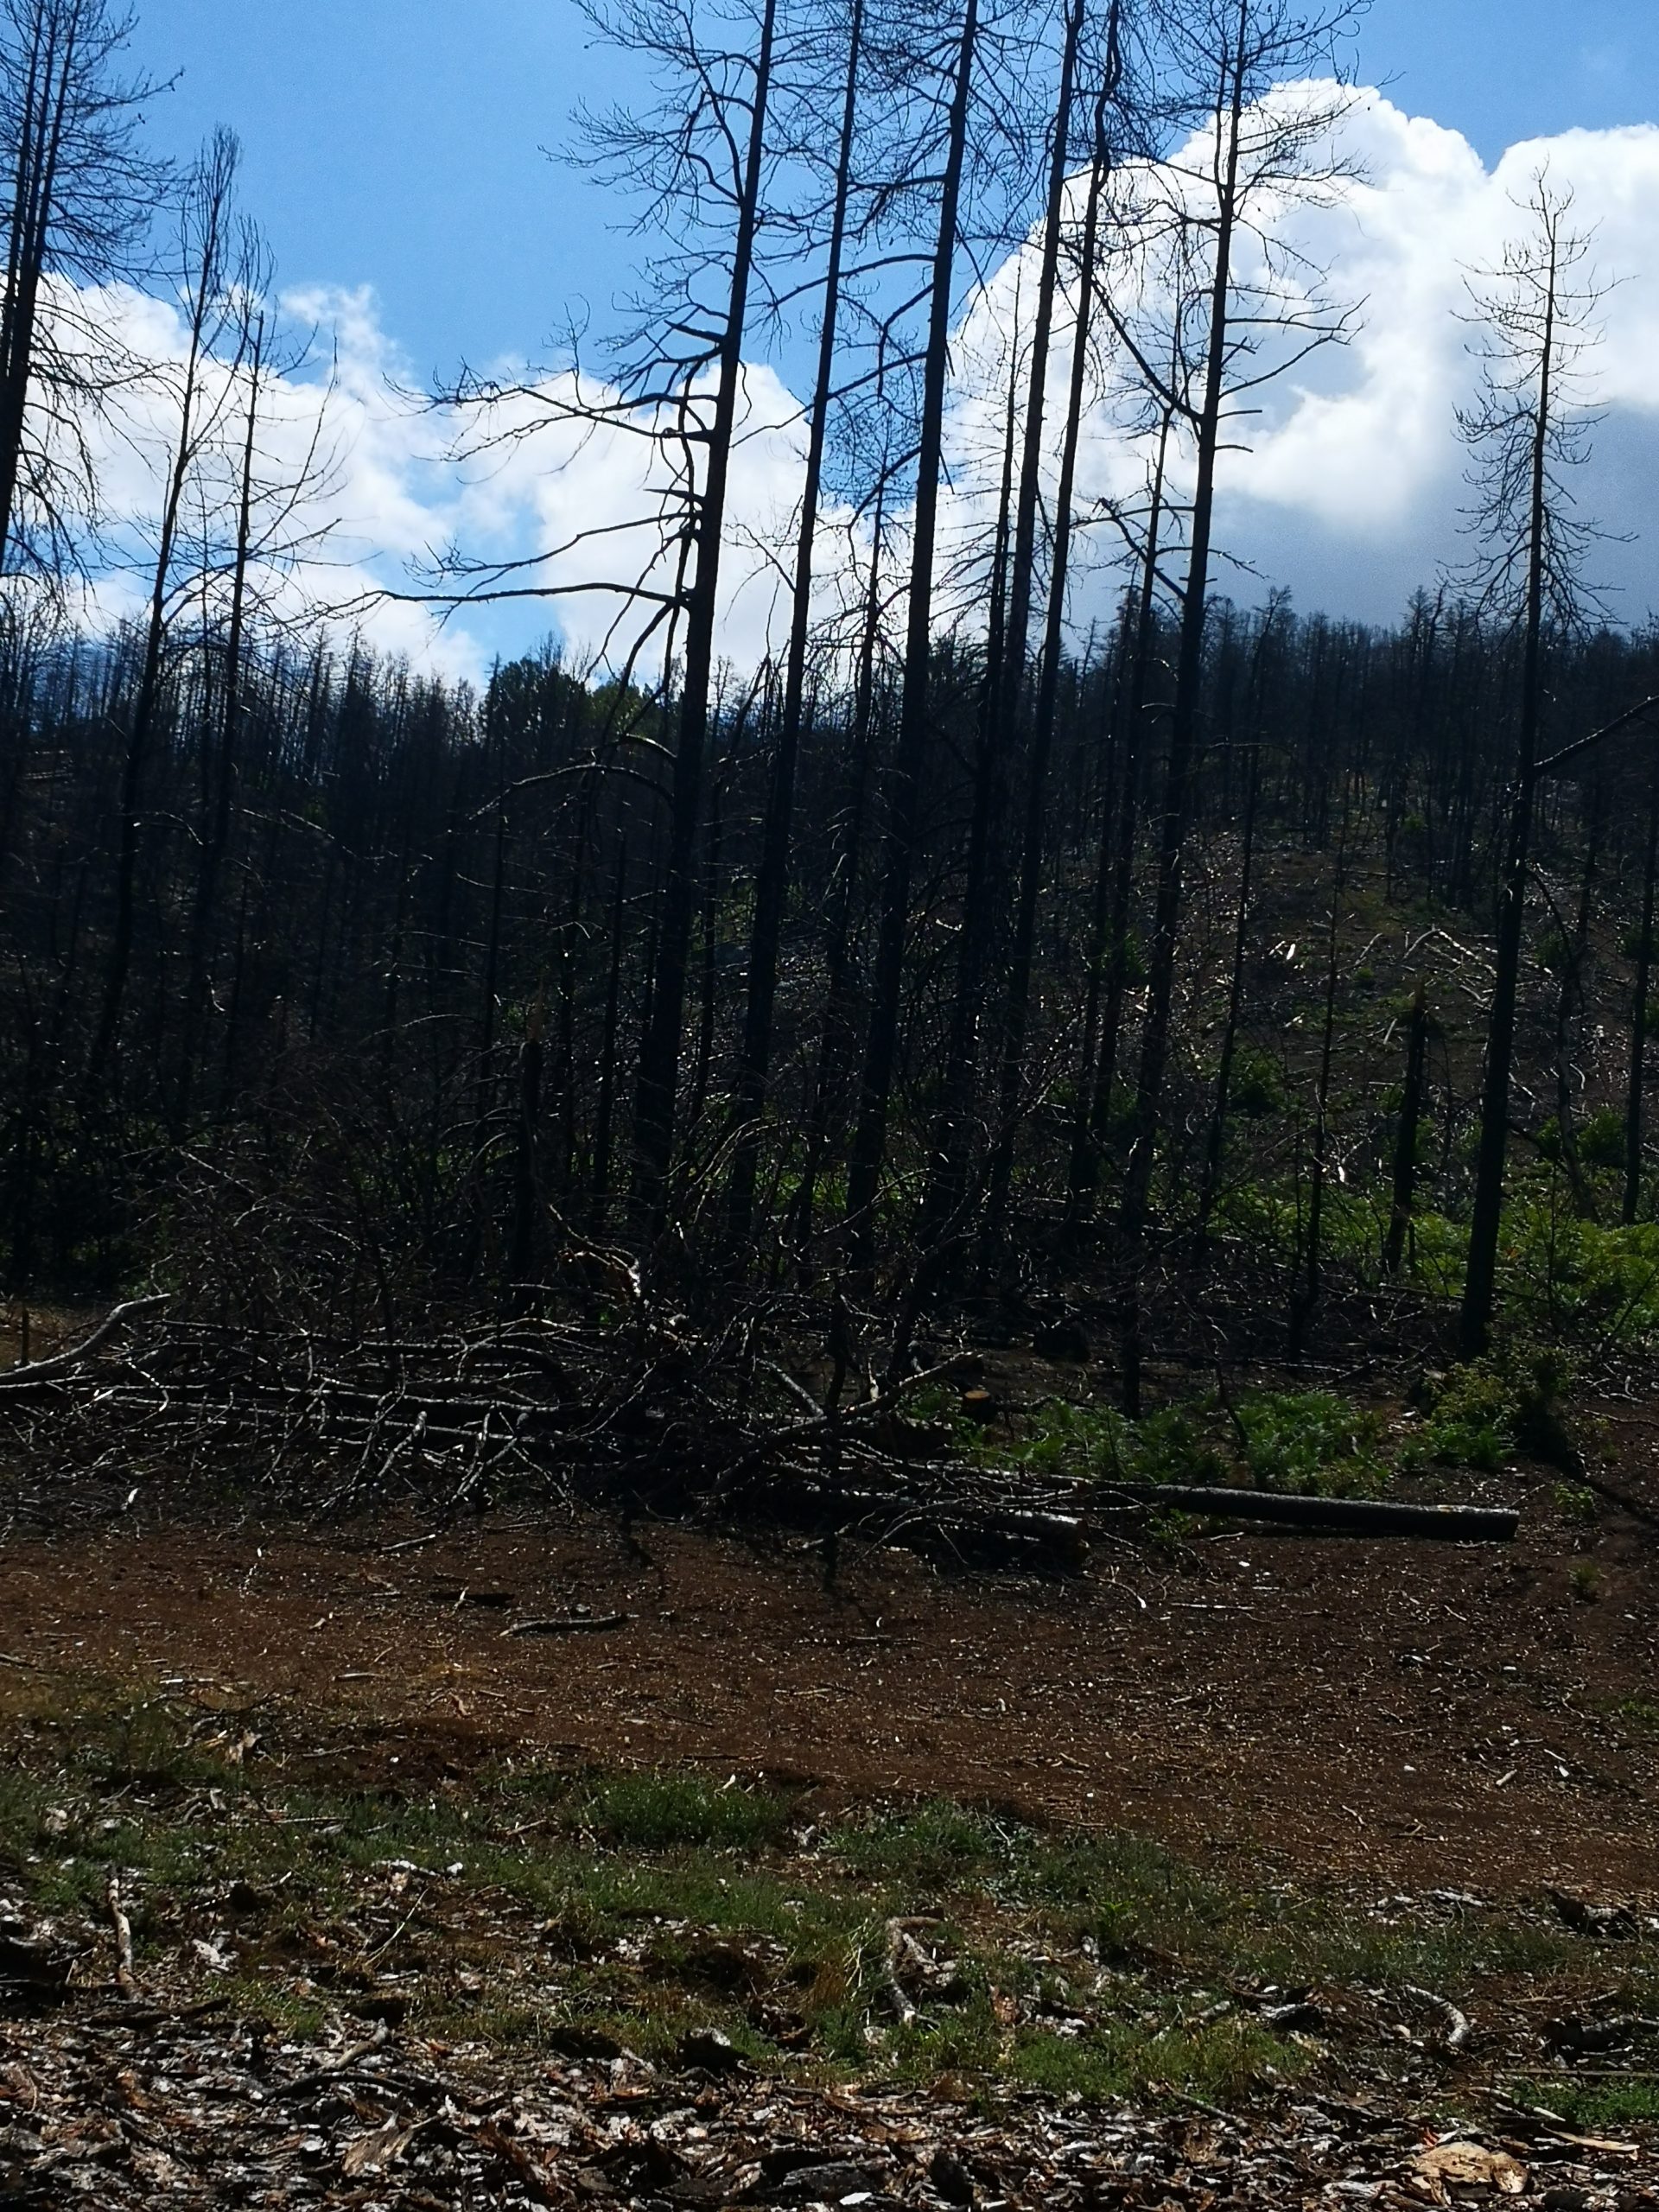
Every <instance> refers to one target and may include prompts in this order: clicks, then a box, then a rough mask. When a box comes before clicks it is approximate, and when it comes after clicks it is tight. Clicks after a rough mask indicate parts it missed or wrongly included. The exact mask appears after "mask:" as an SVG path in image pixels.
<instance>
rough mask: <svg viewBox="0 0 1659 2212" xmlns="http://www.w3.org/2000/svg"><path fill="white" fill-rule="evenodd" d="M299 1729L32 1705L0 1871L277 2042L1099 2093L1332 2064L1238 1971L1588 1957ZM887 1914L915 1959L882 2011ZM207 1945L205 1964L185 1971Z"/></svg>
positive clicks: (937, 1807) (1420, 1977) (1322, 1974)
mask: <svg viewBox="0 0 1659 2212" xmlns="http://www.w3.org/2000/svg"><path fill="white" fill-rule="evenodd" d="M1333 1448H1334V1446H1333ZM306 1726H307V1734H306V1736H305V1738H303V1742H304V1744H305V1745H306V1746H307V1747H308V1748H307V1749H304V1750H301V1749H298V1748H296V1747H295V1746H292V1745H283V1743H282V1742H281V1741H280V1729H279V1728H278V1727H277V1726H276V1725H275V1724H273V1729H272V1733H273V1735H274V1736H276V1737H277V1738H278V1740H274V1741H270V1742H267V1743H265V1744H264V1745H260V1744H258V1743H254V1744H250V1741H249V1739H250V1738H251V1737H252V1736H254V1735H255V1734H256V1733H257V1731H256V1729H255V1728H254V1727H253V1726H251V1725H250V1723H249V1722H248V1721H246V1720H238V1719H230V1720H227V1719H226V1717H225V1716H219V1715H214V1716H206V1717H204V1716H202V1715H200V1714H197V1713H193V1712H191V1711H190V1710H189V1709H188V1708H187V1707H184V1706H183V1705H182V1703H181V1702H174V1701H169V1700H140V1701H136V1702H133V1703H130V1704H127V1705H118V1704H116V1705H111V1707H108V1708H105V1709H95V1708H93V1707H91V1706H89V1707H87V1708H86V1709H85V1710H81V1711H77V1710H75V1709H73V1707H65V1708H62V1709H59V1710H56V1711H53V1710H49V1709H48V1707H46V1705H45V1704H44V1703H43V1704H42V1705H41V1707H40V1709H38V1710H36V1711H35V1712H34V1713H31V1714H29V1715H28V1716H27V1717H26V1718H24V1719H22V1720H21V1721H20V1722H19V1723H17V1724H16V1725H15V1726H14V1727H13V1729H12V1734H13V1737H14V1738H15V1742H14V1744H13V1745H11V1746H10V1747H9V1748H10V1749H11V1750H12V1751H14V1753H15V1756H12V1757H11V1758H10V1759H9V1760H8V1761H7V1762H6V1763H4V1764H3V1765H0V1884H3V1886H4V1887H5V1889H6V1890H7V1891H9V1892H11V1893H16V1894H20V1895H22V1896H23V1897H26V1898H27V1899H28V1900H29V1903H30V1904H31V1905H32V1907H33V1909H34V1910H36V1911H39V1912H41V1913H47V1914H50V1915H51V1916H54V1918H55V1919H57V1920H58V1922H59V1923H60V1926H62V1927H64V1928H65V1929H68V1930H70V1931H73V1930H75V1929H79V1931H80V1933H81V1936H82V1937H83V1939H84V1941H85V1942H86V1946H87V1952H88V1956H89V1957H92V1958H94V1959H96V1958H98V1957H101V1956H103V1955H105V1954H106V1952H107V1942H108V1938H107V1928H106V1925H105V1904H104V1899H105V1885H106V1883H107V1880H108V1876H109V1872H110V1871H111V1868H112V1867H118V1868H119V1869H120V1870H121V1873H122V1882H123V1890H124V1895H125V1896H126V1897H127V1899H128V1901H129V1909H130V1911H131V1913H132V1916H133V1924H134V1933H135V1939H136V1947H137V1965H138V1972H139V1975H140V1980H141V1983H147V1984H149V1985H150V1986H154V1987H157V1988H161V1987H165V1986H169V1984H168V1977H169V1976H170V1977H172V1978H173V1985H174V1986H176V1984H177V1980H178V1978H179V1977H180V1976H181V1974H183V1975H189V1974H195V1975H196V1976H197V1978H198V1980H199V1981H200V1985H201V1986H200V1991H199V1993H205V1994H212V1995H214V1996H218V1997H220V1998H223V1999H225V2000H226V2002H227V2003H228V2005H230V2006H231V2007H232V2009H233V2010H234V2011H236V2012H240V2013H242V2014H244V2015H246V2016H248V2017H252V2018H263V2019H264V2020H265V2021H266V2022H268V2023H269V2024H270V2026H271V2027H272V2029H273V2030H280V2031H281V2032H282V2033H283V2034H284V2035H285V2036H287V2037H290V2038H293V2039H304V2038H306V2037H311V2036H315V2035H316V2034H317V2033H318V2032H319V2031H321V2028H322V2027H323V2026H324V2024H326V2023H327V2022H329V2021H331V2020H333V2019H336V2018H339V2017H340V2015H341V2014H342V2013H343V2014H345V2015H347V2016H350V2015H353V2014H354V2015H356V2016H357V2017H359V2018H372V2017H377V2013H376V2010H375V2008H377V2007H379V2008H382V2009H383V2010H384V2007H385V2005H388V2004H391V2005H394V2006H396V2007H397V2012H398V2014H399V2016H400V2017H404V2018H410V2019H411V2020H412V2021H413V2022H414V2023H415V2024H416V2025H417V2027H418V2029H419V2031H420V2032H422V2033H425V2034H429V2035H434V2036H438V2037H445V2038H448V2039H452V2040H455V2041H467V2042H474V2043H483V2044H487V2045H491V2046H493V2047H496V2048H499V2049H501V2050H522V2051H530V2052H547V2053H550V2054H560V2055H563V2056H567V2057H568V2056H572V2055H575V2056H582V2055H588V2056H596V2057H597V2056H604V2055H605V2053H606V2052H607V2051H609V2050H613V2049H627V2050H633V2051H635V2052H637V2053H638V2054H639V2055H640V2056H644V2057H647V2058H651V2059H652V2060H657V2061H663V2062H669V2061H671V2060H672V2058H673V2056H674V2054H675V2052H676V2051H677V2049H678V2047H679V2045H680V2044H681V2043H682V2041H683V2038H684V2037H686V2036H687V2034H688V2033H690V2032H691V2031H697V2030H701V2029H703V2028H709V2027H712V2028H717V2029H718V2030H719V2031H721V2033H722V2034H724V2035H725V2036H726V2037H728V2039H729V2041H730V2042H731V2043H732V2044H734V2046H735V2047H736V2048H737V2050H739V2051H741V2052H742V2053H744V2054H745V2055H747V2056H748V2057H749V2058H750V2059H751V2060H752V2062H753V2063H754V2064H755V2065H756V2066H757V2067H760V2068H761V2069H766V2070H768V2071H776V2072H779V2073H784V2074H787V2073H791V2072H794V2073H796V2074H798V2075H801V2076H802V2077H803V2078H810V2079H834V2078H838V2077H842V2076H846V2075H856V2076H858V2077H860V2078H863V2079H876V2080H880V2079H889V2080H893V2081H895V2082H912V2083H925V2082H931V2081H932V2080H936V2079H938V2077H940V2076H942V2075H956V2076H960V2077H962V2078H963V2079H964V2080H965V2081H967V2082H969V2083H970V2084H973V2085H976V2087H977V2088H981V2089H983V2090H987V2091H988V2090H991V2089H993V2088H1005V2089H1006V2088H1014V2089H1022V2090H1028V2091H1031V2092H1033V2093H1037V2094H1042V2095H1045V2096H1053V2097H1065V2096H1068V2095H1071V2094H1077V2095H1078V2096H1081V2097H1084V2098H1085V2099H1090V2100H1095V2099H1104V2098H1112V2097H1142V2098H1157V2097H1160V2096H1164V2097H1167V2096H1173V2097H1177V2098H1179V2097H1197V2098H1199V2099H1202V2100H1204V2101H1207V2102H1210V2103H1215V2104H1220V2105H1226V2106H1229V2107H1236V2106H1238V2105H1239V2104H1241V2103H1243V2102H1245V2101H1248V2100H1249V2098H1250V2097H1252V2096H1254V2095H1255V2094H1257V2093H1258V2092H1263V2091H1266V2090H1268V2089H1269V2088H1272V2089H1274V2091H1275V2093H1276V2091H1277V2089H1278V2088H1281V2087H1282V2086H1283V2085H1284V2084H1285V2083H1287V2082H1293V2081H1294V2080H1296V2079H1298V2078H1299V2077H1307V2078H1309V2079H1311V2080H1315V2081H1317V2080H1319V2079H1321V2078H1326V2079H1331V2080H1332V2081H1334V2080H1336V2079H1337V2078H1338V2075H1337V2071H1336V2069H1338V2057H1337V2056H1336V2055H1334V2054H1335V2044H1332V2043H1330V2042H1328V2041H1327V2040H1325V2039H1323V2038H1322V2037H1320V2036H1318V2035H1315V2036H1312V2037H1310V2036H1307V2035H1297V2034H1294V2033H1285V2032H1280V2031H1276V2030H1275V2029H1274V2027H1273V2026H1272V2024H1270V2022H1269V2021H1268V2020H1267V2019H1266V2018H1262V2017H1261V2016H1260V2014H1259V2012H1258V2010H1257V2009H1256V2003H1255V1993H1260V1994H1261V1999H1262V2003H1263V2004H1267V2003H1268V2002H1269V2001H1271V2000H1272V1999H1273V1998H1274V1993H1279V1994H1280V1995H1282V1994H1283V1993H1286V1992H1290V1991H1296V1992H1300V1991H1314V1992H1318V1993H1319V1994H1320V2002H1321V2003H1322V2004H1324V2005H1328V2006H1329V2007H1330V2010H1331V2012H1332V2016H1333V2017H1335V2016H1337V2015H1338V2014H1340V2015H1342V2016H1344V2017H1346V2018H1357V2017H1360V2016H1362V2015H1363V2014H1364V2012H1366V2010H1367V2008H1370V2009H1371V2010H1373V2011H1374V2010H1375V2008H1376V2005H1378V2004H1379V2003H1381V2002H1383V2001H1384V2000H1386V1999H1388V1998H1389V1994H1390V1993H1394V1995H1395V1998H1396V1999H1398V2000H1399V2001H1402V2002H1403V2001H1404V2000H1405V1999H1406V1998H1407V1997H1408V1993H1409V1991H1410V1990H1411V1989H1413V1988H1432V1989H1433V1990H1436V1991H1439V1992H1441V1993H1444V1994H1446V1996H1448V1997H1450V1998H1451V1999H1452V2000H1453V2001H1454V2002H1459V2003H1461V2004H1463V2005H1465V2009H1468V2010H1470V2011H1471V2014H1472V2013H1477V2012H1478V2014H1479V2015H1480V2017H1481V2018H1483V2019H1484V2020H1490V2019H1491V2017H1492V2015H1493V2005H1494V1999H1493V1997H1492V1994H1491V1993H1492V1992H1493V1991H1494V1990H1495V1989H1506V1988H1513V1987H1515V1986H1517V1985H1522V1984H1524V1986H1526V1988H1527V1989H1528V1991H1529V1994H1531V1995H1534V1996H1536V1995H1540V1994H1542V1993H1547V1992H1548V1991H1551V1990H1553V1989H1555V1988H1557V1987H1559V1989H1560V1992H1561V1995H1560V2000H1559V2001H1560V2005H1561V2008H1562V2009H1563V2010H1568V2009H1571V2007H1572V2005H1573V2002H1574V2001H1575V1993H1577V1992H1579V1991H1580V1990H1582V1989H1583V1988H1585V1987H1586V1986H1592V1984H1604V1985H1605V1977H1606V1974H1607V1973H1608V1970H1609V1952H1608V1947H1607V1946H1606V1945H1605V1944H1597V1943H1596V1942H1593V1941H1592V1940H1590V1939H1588V1938H1586V1937H1582V1936H1577V1935H1574V1934H1573V1932H1572V1931H1571V1930H1569V1929H1565V1928H1563V1927H1561V1926H1560V1924H1559V1923H1557V1922H1556V1921H1555V1920H1554V1917H1553V1916H1548V1915H1547V1914H1544V1913H1534V1914H1530V1915H1529V1914H1525V1913H1517V1914H1515V1915H1508V1916H1506V1915H1501V1914H1497V1913H1491V1914H1472V1913H1471V1914H1469V1915H1466V1916H1456V1915H1453V1916H1447V1915H1446V1914H1438V1915H1437V1914H1433V1913H1430V1912H1428V1911H1427V1910H1425V1912H1424V1913H1422V1914H1421V1915H1414V1914H1413V1913H1411V1912H1403V1913H1402V1914H1400V1915H1398V1916H1393V1915H1391V1916H1386V1917H1385V1916H1380V1915H1378V1914H1376V1913H1372V1912H1368V1911H1366V1910H1356V1908H1355V1906H1354V1904H1353V1901H1352V1900H1351V1898H1342V1897H1338V1898H1322V1897H1319V1896H1318V1895H1316V1894H1308V1893H1306V1892H1304V1891H1298V1890H1293V1889H1290V1888H1287V1887H1283V1886H1258V1885H1251V1884H1249V1883H1248V1882H1246V1883H1242V1884H1240V1883H1230V1882H1224V1881H1222V1880H1219V1879H1217V1878H1214V1877H1213V1876H1211V1875H1208V1874H1206V1873H1205V1872H1202V1871H1201V1870H1200V1869H1198V1868H1197V1867H1195V1866H1192V1865H1191V1864H1189V1863H1188V1862H1186V1861H1185V1860H1184V1859H1181V1858H1180V1857H1179V1855H1177V1854H1175V1853H1171V1852H1168V1851H1166V1850H1164V1849H1162V1848H1160V1847H1158V1846H1157V1845H1155V1844H1153V1843H1150V1842H1148V1841H1147V1840H1143V1839H1138V1838H1135V1837H1133V1836H1128V1835H1125V1834H1093V1833H1087V1832H1083V1831H1076V1830H1068V1829H1050V1828H1044V1827H1037V1826H1033V1825H1031V1824H1029V1823H1027V1822H1023V1821H1018V1820H1014V1819H1012V1818H1008V1817H1006V1816H1003V1815H994V1814H991V1813H988V1812H986V1811H984V1810H982V1809H976V1808H972V1807H968V1806H963V1805H961V1804H957V1803H952V1802H932V1803H924V1804H919V1805H908V1806H893V1805H873V1806H868V1807H863V1808H856V1809H855V1810H853V1811H849V1812H842V1814H841V1815H839V1816H838V1817H837V1818H836V1819H835V1820H833V1821H828V1822H826V1821H823V1819H822V1818H821V1817H815V1815H814V1813H813V1808H811V1806H810V1804H808V1803H806V1802H804V1801H803V1800H802V1799H801V1798H799V1797H796V1796H790V1795H789V1794H788V1793H784V1792H779V1791H776V1790H771V1789H764V1788H762V1787H760V1786H758V1785H753V1784H749V1785H745V1784H742V1783H721V1782H720V1781H718V1780H717V1779H715V1778H711V1777H702V1776H698V1775H696V1774H690V1773H674V1772H663V1773H657V1774H639V1773H602V1772H595V1771H593V1770H584V1771H577V1772H571V1771H569V1770H557V1769H549V1768H540V1767H530V1768H526V1769H523V1770H495V1771H493V1772H486V1773H484V1774H481V1775H480V1776H479V1777H475V1778H474V1779H473V1780H471V1781H469V1782H467V1783H451V1784H448V1785H445V1786H442V1787H430V1786H428V1787H422V1786H417V1785H416V1784H415V1783H412V1782H410V1783H398V1784H386V1785H383V1786H378V1787H349V1788H348V1787H342V1786H340V1785H339V1784H338V1783H333V1782H330V1781H328V1780H327V1778H326V1776H327V1771H329V1770H330V1769H331V1768H332V1767H337V1766H338V1764H340V1762H339V1761H337V1760H335V1759H334V1758H332V1755H330V1754H329V1753H328V1751H327V1746H322V1747H320V1748H319V1747H318V1746H317V1745H316V1738H315V1733H313V1732H314V1731H315V1730H317V1729H319V1728H321V1727H323V1726H326V1724H323V1723H320V1722H318V1721H316V1720H315V1719H311V1720H308V1722H307V1724H306ZM308 1776H309V1778H308ZM895 1926H901V1927H902V1928H904V1929H908V1930H911V1931H913V1940H914V1942H915V1943H916V1944H917V1946H918V1949H919V1953H920V1955H921V1958H922V1960H923V1961H924V1965H923V1967H920V1968H918V1970H917V1971H916V1973H915V1974H914V1976H913V1978H912V1979H911V1980H908V1981H907V1982H906V1983H905V1984H904V1987H905V1990H906V1999H905V2002H904V2003H903V2004H902V2005H900V2004H897V2003H895V2002H894V2001H893V1987H894V1980H893V1976H894V1970H895V1969H894V1955H893V1940H894V1939H893V1934H892V1931H893V1929H894V1927H895ZM203 1942H205V1943H207V1944H208V1945H209V1947H210V1948H211V1949H212V1950H213V1953H214V1955H216V1956H217V1957H219V1959H221V1960H222V1961H225V1962H226V1964H227V1966H228V1971H226V1972H224V1973H220V1974H206V1973H205V1972H204V1970H203V1969H202V1968H201V1967H200V1966H198V1965H195V1964H193V1958H192V1955H193V1949H194V1947H195V1946H197V1945H199V1944H200V1943H203ZM913 1964H914V1961H912V1965H913ZM909 1971H910V1968H909V1967H906V1964H905V1962H904V1961H903V1960H900V1961H899V1973H900V1974H901V1976H902V1975H903V1974H906V1973H907V1972H909ZM1617 1971H1618V1976H1619V1979H1620V1982H1621V1986H1622V1988H1623V1990H1624V1993H1625V1994H1626V1996H1627V1997H1628V2000H1629V2002H1630V2006H1631V2009H1632V2010H1634V2011H1643V2012H1651V2011H1654V2010H1656V2009H1659V1950H1656V1947H1655V1946H1654V1945H1653V1944H1652V1943H1651V1942H1645V1941H1643V1942H1630V1943H1627V1944H1621V1945H1620V1946H1619V1947H1618V1968H1617ZM1380 2034H1381V2031H1380V2030H1379V2035H1380ZM1396 2048H1397V2046H1396ZM1378 2063H1379V2064H1383V2065H1386V2064H1387V2063H1392V2062H1391V2059H1390V2054H1389V2046H1387V2045H1386V2044H1379V2052H1378ZM1644 2082H1646V2077H1645V2076H1643V2077H1641V2081H1640V2082H1637V2081H1636V2080H1635V2078H1634V2077H1633V2078H1632V2082H1631V2084H1630V2086H1629V2094H1630V2097H1631V2098H1633V2099H1635V2100H1636V2102H1634V2103H1632V2104H1630V2107H1629V2112H1628V2114H1626V2115H1624V2117H1626V2118H1628V2120H1629V2123H1630V2124H1632V2125H1634V2124H1635V2121H1636V2120H1637V2119H1639V2118H1642V2117H1643V2108H1642V2107H1641V2106H1640V2098H1641V2096H1642V2095H1644V2094H1647V2088H1650V2086H1651V2085H1650V2083H1649V2084H1648V2085H1647V2088H1643V2083H1644ZM1588 2086H1589V2085H1586V2088H1587V2087H1588ZM1596 2088H1597V2092H1598V2094H1601V2093H1602V2092H1604V2091H1608V2090H1609V2085H1607V2084H1605V2083H1601V2084H1598V2085H1596ZM1541 2099H1542V2101H1545V2102H1550V2101H1551V2098H1550V2096H1548V2095H1545V2094H1543V2093H1541ZM1609 2111H1610V2116H1609V2118H1608V2120H1607V2121H1606V2122H1605V2124H1612V2119H1613V2118H1614V2117H1618V2115H1614V2114H1612V2113H1611V2107H1610V2108H1609Z"/></svg>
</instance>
